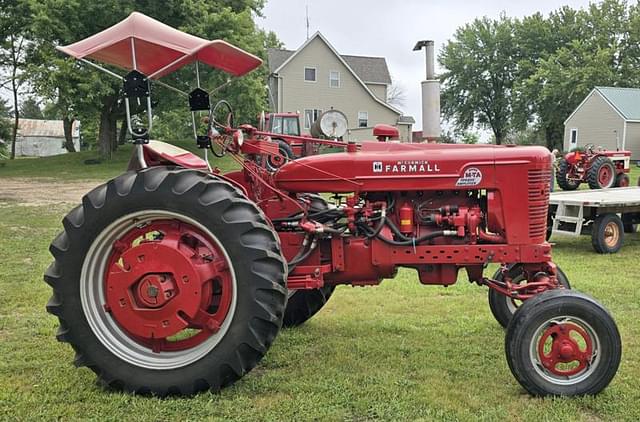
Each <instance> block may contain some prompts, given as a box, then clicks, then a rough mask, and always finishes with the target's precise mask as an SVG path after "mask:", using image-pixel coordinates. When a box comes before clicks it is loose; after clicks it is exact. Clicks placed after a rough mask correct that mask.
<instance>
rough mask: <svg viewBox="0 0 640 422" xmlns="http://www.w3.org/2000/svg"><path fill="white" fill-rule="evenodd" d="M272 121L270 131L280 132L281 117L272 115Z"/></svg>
mask: <svg viewBox="0 0 640 422" xmlns="http://www.w3.org/2000/svg"><path fill="white" fill-rule="evenodd" d="M272 118H273V123H272V125H271V132H273V133H282V117H280V116H274V117H272Z"/></svg>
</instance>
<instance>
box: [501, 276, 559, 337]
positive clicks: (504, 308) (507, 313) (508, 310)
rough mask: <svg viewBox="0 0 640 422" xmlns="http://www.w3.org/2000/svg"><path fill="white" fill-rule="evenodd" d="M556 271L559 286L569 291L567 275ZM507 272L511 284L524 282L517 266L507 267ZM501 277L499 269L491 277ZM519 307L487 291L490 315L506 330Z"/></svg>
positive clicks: (503, 297)
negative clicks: (511, 281)
mask: <svg viewBox="0 0 640 422" xmlns="http://www.w3.org/2000/svg"><path fill="white" fill-rule="evenodd" d="M556 269H557V271H558V275H557V277H558V282H559V283H560V285H561V286H562V287H564V288H565V289H571V284H569V279H568V278H567V275H566V274H565V273H564V271H562V269H561V268H560V267H559V266H557V267H556ZM508 272H509V277H511V278H512V279H513V283H518V284H519V283H521V282H523V281H525V277H524V274H522V267H521V266H520V265H519V264H511V265H509V269H508ZM503 277H504V274H502V271H500V269H498V271H496V272H495V274H494V275H493V279H494V280H497V281H502V279H503ZM520 306H522V301H520V300H515V299H512V298H510V297H507V296H505V295H503V294H501V293H500V292H498V291H496V290H494V289H489V309H491V313H492V314H493V316H494V318H495V319H496V321H498V323H499V324H500V325H502V326H503V327H505V328H506V327H507V325H509V321H511V318H512V317H513V314H514V313H515V312H516V311H517V310H518V308H519V307H520Z"/></svg>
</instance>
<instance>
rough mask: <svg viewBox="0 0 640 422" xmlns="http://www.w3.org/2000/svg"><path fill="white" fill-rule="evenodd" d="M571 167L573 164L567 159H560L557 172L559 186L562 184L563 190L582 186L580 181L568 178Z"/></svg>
mask: <svg viewBox="0 0 640 422" xmlns="http://www.w3.org/2000/svg"><path fill="white" fill-rule="evenodd" d="M570 167H571V164H569V162H567V160H566V159H564V158H562V159H560V164H558V171H557V173H556V182H558V186H560V189H562V190H576V189H578V187H579V186H580V182H579V181H575V180H569V179H568V178H567V176H568V174H569V169H570Z"/></svg>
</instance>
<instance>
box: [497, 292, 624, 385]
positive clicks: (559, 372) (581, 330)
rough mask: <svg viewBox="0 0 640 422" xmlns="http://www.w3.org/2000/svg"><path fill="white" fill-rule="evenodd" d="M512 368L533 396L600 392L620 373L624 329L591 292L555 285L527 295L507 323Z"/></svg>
mask: <svg viewBox="0 0 640 422" xmlns="http://www.w3.org/2000/svg"><path fill="white" fill-rule="evenodd" d="M505 351H506V357H507V362H508V364H509V368H510V369H511V372H512V373H513V375H514V377H515V378H516V379H517V380H518V382H519V383H520V385H522V387H523V388H524V389H525V390H527V391H528V392H529V393H530V394H532V395H534V396H583V395H594V394H598V393H599V392H601V391H602V390H603V389H604V388H605V387H607V385H609V383H610V382H611V380H612V379H613V377H614V376H615V374H616V372H617V370H618V366H619V364H620V358H621V354H622V343H621V340H620V333H619V332H618V327H617V326H616V323H615V321H614V320H613V318H612V317H611V315H610V314H609V313H608V312H607V310H606V309H605V308H604V307H602V305H600V304H599V303H598V302H596V301H595V300H594V299H592V298H591V297H589V296H586V295H584V294H582V293H578V292H576V291H571V290H551V291H546V292H544V293H541V294H539V295H538V296H536V297H534V298H532V299H529V300H527V301H526V302H525V303H524V305H523V306H522V307H520V309H518V311H517V312H516V313H515V314H514V316H513V318H512V320H511V322H510V323H509V326H508V328H507V335H506V338H505Z"/></svg>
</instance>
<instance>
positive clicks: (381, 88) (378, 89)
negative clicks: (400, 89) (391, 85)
mask: <svg viewBox="0 0 640 422" xmlns="http://www.w3.org/2000/svg"><path fill="white" fill-rule="evenodd" d="M365 85H367V88H369V90H370V91H371V92H373V95H375V96H376V97H378V98H379V99H381V100H382V101H387V86H386V85H382V84H368V83H365Z"/></svg>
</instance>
